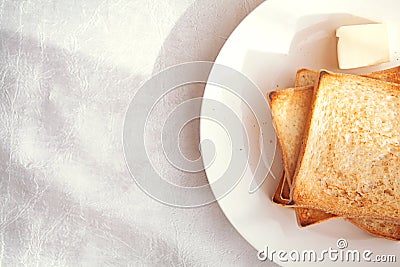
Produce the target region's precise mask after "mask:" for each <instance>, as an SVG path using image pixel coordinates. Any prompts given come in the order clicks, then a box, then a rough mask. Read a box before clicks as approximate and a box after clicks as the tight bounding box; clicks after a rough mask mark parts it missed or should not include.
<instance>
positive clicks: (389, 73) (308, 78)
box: [271, 67, 400, 240]
mask: <svg viewBox="0 0 400 267" xmlns="http://www.w3.org/2000/svg"><path fill="white" fill-rule="evenodd" d="M399 73H400V68H399V67H396V68H392V69H388V70H384V71H379V72H376V73H371V74H368V75H369V76H371V77H374V78H377V79H380V78H381V77H382V79H384V80H387V81H394V82H400V75H399ZM317 76H318V72H317V71H314V70H308V69H301V70H299V71H298V72H297V75H296V85H298V86H308V85H312V84H314V82H315V79H316V77H317ZM295 93H299V94H304V90H298V91H297V92H295ZM297 99H302V100H304V101H307V100H308V101H309V102H311V101H310V100H309V99H308V98H301V97H297ZM271 104H272V105H275V104H276V103H271ZM294 104H295V105H296V104H299V105H300V106H305V105H306V104H304V103H303V104H301V103H299V102H294ZM310 104H311V103H309V104H308V105H310ZM286 107H287V106H286ZM277 110H279V108H277ZM291 119H295V118H294V117H290V118H289V119H288V120H287V121H285V122H286V123H287V124H288V125H291V124H292V122H291ZM297 119H298V118H297ZM300 120H303V121H305V120H306V118H300ZM276 126H277V127H279V126H280V125H276ZM297 129H298V128H297ZM289 134H292V132H291V131H289V132H284V133H283V134H282V138H283V140H282V142H285V140H286V135H289ZM299 143H300V141H299ZM283 153H285V151H283ZM282 182H283V183H284V181H281V183H280V186H282ZM283 186H285V185H284V184H283ZM288 187H289V186H288V185H286V188H288ZM277 191H280V189H277ZM283 198H284V199H286V201H285V203H287V201H288V199H289V195H288V193H287V191H286V194H285V195H284V196H283ZM295 210H296V215H297V222H298V224H299V226H308V225H311V224H314V223H317V222H321V221H324V220H326V219H329V218H330V217H332V216H333V215H330V214H327V213H325V212H323V211H319V210H315V209H307V208H295ZM348 220H349V221H351V222H352V223H354V224H355V225H357V226H359V227H360V228H362V229H364V230H365V231H367V232H369V233H371V234H373V235H376V236H380V237H384V238H388V239H393V240H399V237H400V226H399V225H397V224H395V223H391V222H387V221H384V220H372V219H364V218H357V219H355V218H352V219H348Z"/></svg>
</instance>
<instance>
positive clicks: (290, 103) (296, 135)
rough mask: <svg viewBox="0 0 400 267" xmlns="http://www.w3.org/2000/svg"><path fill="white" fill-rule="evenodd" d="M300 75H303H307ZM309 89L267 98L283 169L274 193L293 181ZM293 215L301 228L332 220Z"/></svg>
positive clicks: (306, 212)
mask: <svg viewBox="0 0 400 267" xmlns="http://www.w3.org/2000/svg"><path fill="white" fill-rule="evenodd" d="M304 73H305V74H306V73H307V72H304ZM309 73H311V72H309ZM302 79H304V76H303V78H297V79H296V81H300V82H301V80H302ZM313 89H314V87H313V86H308V87H301V88H289V89H285V90H280V91H276V92H274V93H272V94H270V95H269V99H270V106H271V112H272V115H273V119H274V123H275V129H276V133H277V136H278V140H279V143H280V145H281V148H282V154H283V158H284V169H285V178H284V179H283V180H284V181H282V182H281V183H280V184H279V185H278V188H277V190H276V191H280V189H279V186H281V187H282V188H290V186H289V183H290V179H288V176H290V177H293V175H294V172H295V170H296V164H297V158H298V154H299V151H300V148H301V140H302V138H303V133H304V129H305V125H306V119H307V115H308V112H309V110H310V106H311V100H312V96H313ZM285 182H286V184H285ZM284 193H285V194H283V195H282V196H281V199H285V201H284V203H281V204H288V203H289V202H290V201H291V199H290V191H289V190H285V191H284ZM295 212H296V218H297V223H298V225H299V226H301V227H305V226H309V225H312V224H315V223H318V222H322V221H325V220H327V219H330V218H332V217H334V215H332V214H328V213H326V212H324V211H320V210H316V209H308V208H295Z"/></svg>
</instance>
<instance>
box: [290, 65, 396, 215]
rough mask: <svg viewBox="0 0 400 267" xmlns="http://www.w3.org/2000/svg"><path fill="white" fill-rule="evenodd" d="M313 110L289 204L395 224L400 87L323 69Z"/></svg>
mask: <svg viewBox="0 0 400 267" xmlns="http://www.w3.org/2000/svg"><path fill="white" fill-rule="evenodd" d="M343 96H345V98H344V97H343ZM311 110H312V111H311V113H310V115H309V119H308V122H307V127H306V133H307V134H305V135H304V139H303V146H302V149H301V152H300V155H299V162H298V164H297V169H296V174H295V181H294V182H295V183H294V188H293V191H292V194H293V195H292V197H293V203H295V204H298V205H302V206H304V207H308V208H315V209H320V210H325V211H327V212H330V213H333V214H338V215H341V216H345V217H372V218H382V219H387V220H393V221H399V220H400V201H399V200H400V192H399V188H400V180H399V179H397V176H398V175H399V174H400V164H399V163H400V141H399V135H400V85H398V84H394V83H388V82H384V81H379V80H375V79H372V78H365V77H361V76H355V75H349V74H334V73H328V72H325V71H324V72H321V73H320V74H319V80H318V83H317V86H316V89H315V92H314V101H313V105H312V109H311ZM371 118H373V119H371ZM317 162H318V164H316V163H317Z"/></svg>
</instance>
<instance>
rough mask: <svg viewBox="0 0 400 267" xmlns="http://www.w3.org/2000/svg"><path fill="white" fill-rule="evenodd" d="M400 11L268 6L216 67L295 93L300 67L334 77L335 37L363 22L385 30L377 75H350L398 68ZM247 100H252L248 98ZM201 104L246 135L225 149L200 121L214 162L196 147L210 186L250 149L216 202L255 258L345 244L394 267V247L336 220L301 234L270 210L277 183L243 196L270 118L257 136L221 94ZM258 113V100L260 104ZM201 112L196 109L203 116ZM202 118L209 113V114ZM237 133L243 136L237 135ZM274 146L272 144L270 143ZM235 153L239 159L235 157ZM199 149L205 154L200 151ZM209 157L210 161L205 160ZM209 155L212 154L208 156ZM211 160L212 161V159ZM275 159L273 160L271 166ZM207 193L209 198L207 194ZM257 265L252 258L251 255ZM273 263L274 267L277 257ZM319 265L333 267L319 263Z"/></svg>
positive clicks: (310, 3)
mask: <svg viewBox="0 0 400 267" xmlns="http://www.w3.org/2000/svg"><path fill="white" fill-rule="evenodd" d="M398 10H400V4H399V2H398V1H394V0H393V1H389V0H384V1H382V0H381V1H376V0H371V1H345V0H340V1H318V0H302V1H290V0H269V1H266V2H265V3H263V4H262V5H260V6H259V7H258V8H257V9H256V10H255V11H253V12H252V13H251V14H250V15H249V16H248V17H247V18H246V19H245V20H243V22H242V23H241V24H240V25H239V26H238V27H237V29H236V30H235V31H234V32H233V34H232V35H231V36H230V38H229V39H228V41H227V42H226V44H225V46H224V47H223V49H222V50H221V52H220V54H219V56H218V58H217V60H216V63H219V64H222V65H226V66H228V67H231V68H233V69H235V70H238V71H240V72H241V73H243V74H245V75H246V76H248V77H249V78H250V79H251V80H252V81H253V82H254V83H255V84H256V85H257V86H258V87H259V88H261V89H262V91H263V93H265V92H267V91H268V90H269V89H274V88H285V87H290V86H293V85H294V77H295V72H296V70H297V69H299V68H302V67H307V68H312V69H320V68H325V69H329V70H332V71H338V70H337V59H336V38H335V29H336V28H337V27H339V26H342V25H350V24H361V23H368V22H384V23H387V26H388V31H389V42H390V48H391V59H392V61H391V62H390V63H388V64H382V65H379V66H375V67H369V68H363V69H357V70H353V71H349V72H353V73H362V72H364V73H366V72H370V71H375V70H379V69H383V68H388V67H391V66H395V65H399V64H400V62H399V55H400V34H399V33H400V20H399V19H398ZM250 93H253V92H250ZM204 98H206V99H207V98H208V99H213V100H216V101H218V102H220V103H223V104H225V105H227V106H228V107H230V108H231V109H232V110H233V111H234V112H235V113H236V114H237V115H238V116H239V117H240V118H241V119H242V123H243V125H245V127H246V131H247V134H248V135H249V141H250V143H249V145H246V142H245V141H243V143H236V144H234V146H233V147H232V148H229V149H227V147H228V146H229V145H230V144H231V143H230V142H231V140H230V139H229V135H227V134H226V133H225V132H224V131H223V130H221V127H220V126H219V125H218V124H217V123H214V122H212V121H210V120H206V119H202V120H201V141H204V140H206V139H209V140H211V141H212V142H213V143H214V145H215V151H216V154H215V158H214V159H211V158H207V157H208V156H207V155H210V153H211V152H212V151H205V150H207V148H206V147H202V152H203V158H204V161H205V162H211V161H212V162H213V163H212V164H211V165H210V166H208V168H207V169H206V173H207V176H208V179H209V182H210V184H211V187H212V188H213V185H212V182H215V181H216V180H218V178H219V177H220V176H221V173H223V172H224V170H225V168H226V166H227V165H228V164H227V161H229V158H230V156H231V153H241V152H242V151H248V150H249V149H250V148H256V149H253V150H252V152H251V154H250V158H249V160H248V167H247V168H246V170H245V172H244V176H243V177H242V179H241V180H240V182H239V183H238V184H237V186H236V187H235V188H234V189H233V190H232V191H231V192H230V193H229V194H228V195H226V196H225V197H223V198H221V199H219V200H218V202H219V205H220V206H221V208H222V210H223V211H224V213H225V214H226V216H227V217H228V219H229V220H230V222H231V223H232V224H233V225H234V227H235V228H236V229H237V230H238V232H239V233H240V234H241V235H242V236H243V237H244V238H245V239H246V240H247V241H248V242H249V243H250V244H251V245H252V246H254V248H256V249H257V250H260V249H264V248H265V247H266V246H268V249H269V250H270V251H272V250H276V251H278V250H285V251H288V252H290V251H291V250H293V249H296V250H298V251H300V252H301V251H302V250H311V249H312V250H315V251H316V252H317V253H320V252H321V251H322V250H325V249H329V248H330V247H331V248H333V249H338V247H337V244H336V242H337V240H338V239H339V238H345V239H346V240H347V242H348V248H347V249H351V250H355V249H357V250H359V251H361V252H363V251H364V250H366V249H368V250H371V251H372V252H373V255H372V257H374V255H378V254H396V255H397V258H398V260H400V255H399V252H400V247H399V244H398V243H396V242H393V241H388V240H385V239H380V238H375V237H373V236H371V235H369V234H367V233H365V232H363V231H362V230H360V229H358V228H357V227H355V226H353V225H352V224H350V223H348V222H346V221H344V220H342V219H335V220H330V221H328V222H324V223H320V224H318V225H314V226H311V227H308V228H305V229H299V228H298V227H297V224H296V220H295V216H294V212H293V211H292V210H290V209H286V208H282V207H278V206H276V205H274V204H273V203H272V202H271V196H272V194H273V191H274V189H275V186H276V183H277V180H274V179H271V178H270V176H269V177H268V178H267V179H266V181H265V182H264V183H263V185H262V187H261V188H260V189H259V190H257V191H256V192H255V193H253V194H250V193H249V185H250V183H251V181H252V179H253V176H254V168H252V166H254V165H255V164H256V163H257V162H256V159H257V158H258V157H259V156H260V150H259V149H258V140H259V133H260V131H261V132H264V133H265V134H266V135H273V134H274V132H273V130H272V127H271V123H272V122H271V117H270V114H269V111H268V110H266V111H265V114H261V117H262V119H263V120H265V121H263V122H261V125H262V126H261V129H259V128H258V127H254V124H253V123H249V121H251V119H250V117H251V116H250V117H249V114H248V112H249V111H248V109H247V108H246V107H245V105H240V104H238V101H239V100H238V99H237V98H236V97H235V96H233V95H232V94H231V93H229V92H228V91H227V90H224V89H221V88H219V87H216V86H212V85H207V87H206V90H205V93H204ZM258 101H259V103H260V106H262V104H263V102H262V101H264V99H259V100H258ZM206 109H207V106H203V107H202V114H204V113H206V112H205V111H206ZM207 113H208V112H207ZM237 130H238V131H242V130H241V129H239V128H238V129H237ZM271 141H273V140H271ZM273 144H274V142H271V144H267V147H266V148H265V149H264V152H266V153H267V156H271V155H268V153H269V154H271V153H273ZM239 147H240V151H239V150H238V149H237V148H239ZM203 149H204V150H203ZM207 152H209V153H207ZM211 154H212V153H211ZM210 157H211V156H210ZM279 157H280V156H279V155H278V157H277V158H279ZM281 170H282V164H281V161H280V160H279V159H278V160H275V162H274V167H273V173H274V174H275V176H279V174H280V171H281ZM213 190H215V189H214V188H213ZM254 257H256V255H254ZM274 261H275V262H277V263H278V264H280V265H289V264H291V263H292V262H291V261H290V260H289V261H288V262H281V261H280V260H279V259H278V257H277V256H275V257H274ZM324 263H331V261H330V260H325V261H324ZM302 264H304V265H309V263H304V262H303V263H302Z"/></svg>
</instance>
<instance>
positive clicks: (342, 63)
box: [336, 24, 390, 69]
mask: <svg viewBox="0 0 400 267" xmlns="http://www.w3.org/2000/svg"><path fill="white" fill-rule="evenodd" d="M336 37H339V40H338V45H337V54H338V62H339V68H340V69H353V68H360V67H366V66H372V65H376V64H380V63H384V62H388V61H390V52H389V42H388V34H387V29H386V25H385V24H364V25H350V26H342V27H340V28H338V29H337V30H336Z"/></svg>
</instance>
